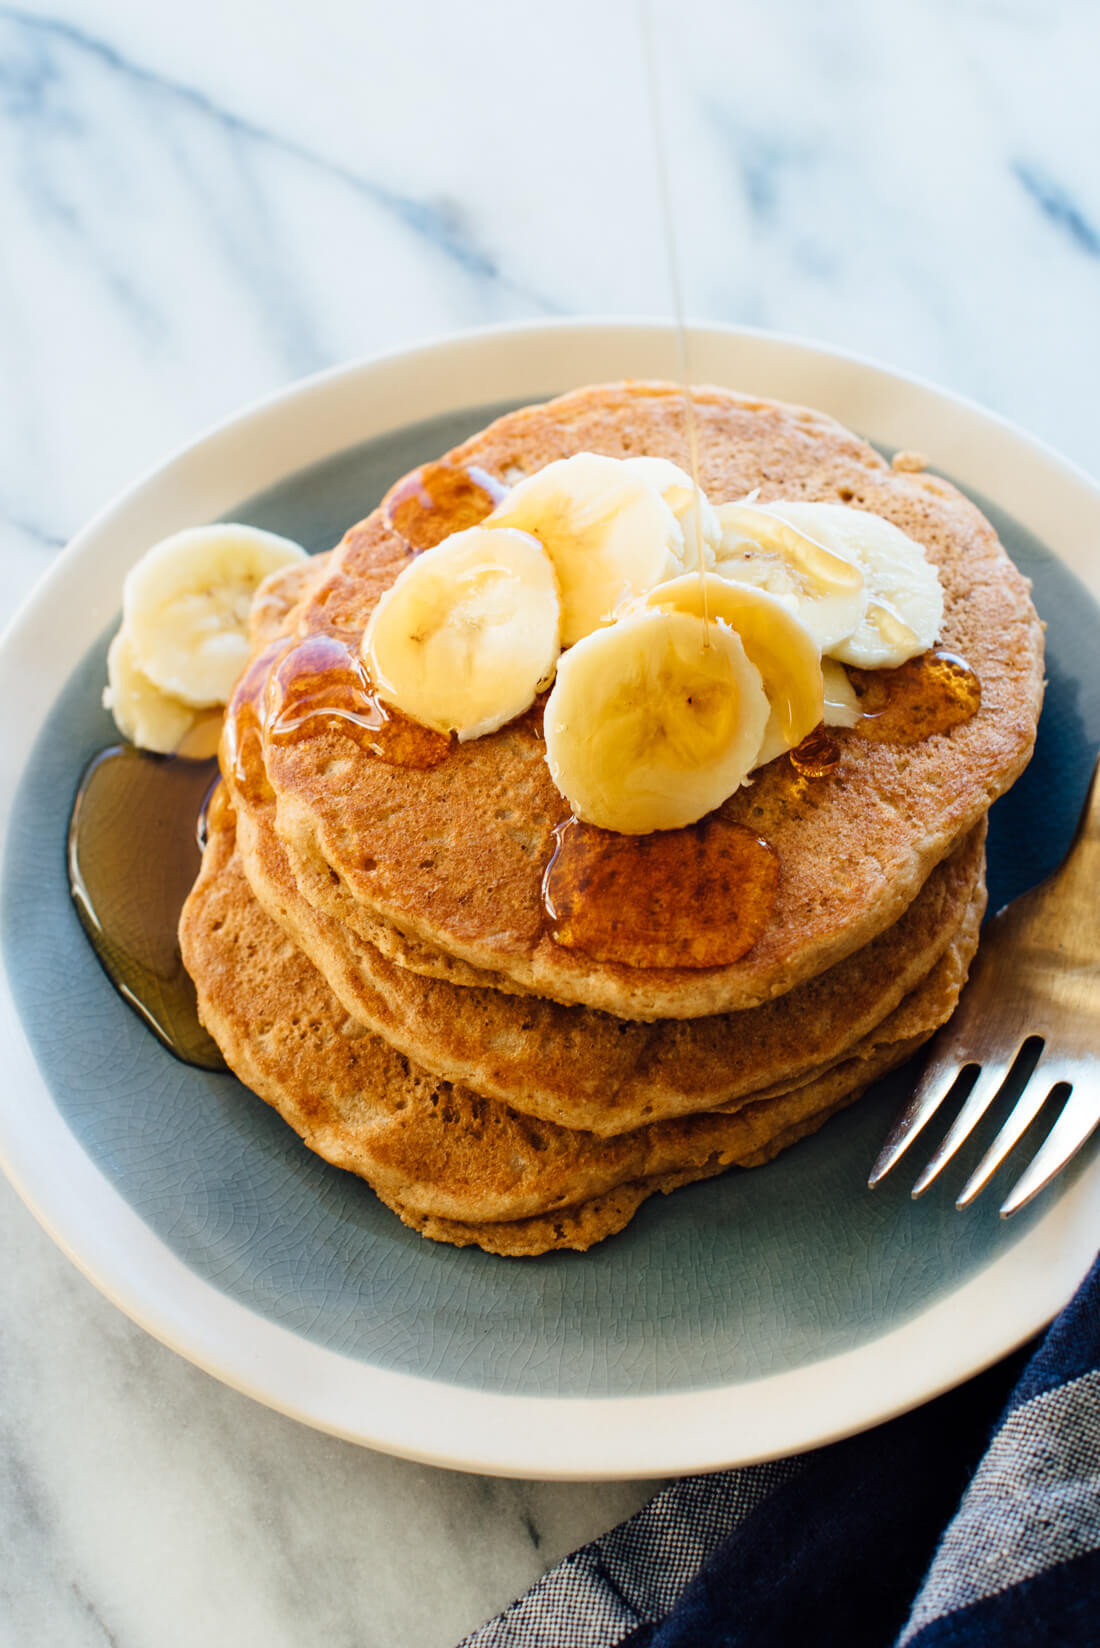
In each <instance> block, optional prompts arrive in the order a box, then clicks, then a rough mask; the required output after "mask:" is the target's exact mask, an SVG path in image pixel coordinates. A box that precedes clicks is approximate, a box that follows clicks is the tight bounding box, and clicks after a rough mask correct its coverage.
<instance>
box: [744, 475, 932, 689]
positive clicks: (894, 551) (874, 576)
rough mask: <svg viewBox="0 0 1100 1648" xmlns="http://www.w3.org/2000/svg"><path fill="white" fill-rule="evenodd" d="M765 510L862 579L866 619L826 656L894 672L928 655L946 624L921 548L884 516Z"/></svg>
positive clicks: (831, 509)
mask: <svg viewBox="0 0 1100 1648" xmlns="http://www.w3.org/2000/svg"><path fill="white" fill-rule="evenodd" d="M767 508H768V510H769V512H770V511H774V512H775V513H776V514H777V515H779V516H780V517H781V519H782V520H784V521H786V522H787V524H788V525H789V526H792V527H794V528H795V530H796V531H798V532H801V533H804V534H806V535H808V536H809V537H812V538H814V539H815V540H816V541H817V543H819V544H821V545H822V546H823V547H824V549H825V550H827V551H832V552H833V553H834V554H836V555H842V556H845V557H847V558H848V559H849V560H851V561H854V562H855V563H856V565H857V566H858V567H859V568H860V570H861V571H862V573H863V576H864V579H865V581H866V584H867V592H868V606H867V610H866V612H865V613H864V615H863V617H862V618H861V620H860V621H859V623H858V624H856V625H854V626H853V628H852V629H851V631H850V632H849V633H848V635H847V637H845V638H842V639H841V640H839V641H837V642H832V643H830V645H829V646H827V647H823V648H822V651H825V652H831V653H832V655H833V657H834V658H839V659H841V661H842V662H843V663H845V664H855V665H857V666H858V667H859V668H860V669H880V668H887V669H892V668H896V667H897V665H898V664H904V663H905V661H906V659H907V658H913V657H915V656H916V654H917V653H918V652H927V650H928V648H929V647H930V646H931V645H932V643H933V642H934V641H935V639H936V637H937V635H938V634H939V632H940V625H941V624H942V623H943V589H942V587H941V585H940V580H939V574H938V573H937V571H936V569H935V567H934V566H933V565H932V564H931V562H930V561H929V560H928V558H927V556H926V555H925V553H924V547H923V545H922V544H918V543H917V542H916V541H915V540H914V539H913V538H910V537H909V536H908V534H907V533H905V532H902V530H901V528H900V527H896V526H895V525H894V524H893V522H892V521H886V520H884V519H883V518H882V516H881V515H872V514H871V512H870V511H869V510H866V509H851V508H850V507H849V506H848V505H847V504H817V503H801V502H799V503H793V502H792V503H786V502H782V503H771V504H768V506H767Z"/></svg>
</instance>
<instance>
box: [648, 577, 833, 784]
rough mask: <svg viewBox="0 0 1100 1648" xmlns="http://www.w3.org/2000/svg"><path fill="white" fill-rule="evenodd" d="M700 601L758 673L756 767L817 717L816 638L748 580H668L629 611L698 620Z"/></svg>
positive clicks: (820, 703)
mask: <svg viewBox="0 0 1100 1648" xmlns="http://www.w3.org/2000/svg"><path fill="white" fill-rule="evenodd" d="M704 599H705V601H706V614H707V617H708V618H709V619H713V620H714V621H715V622H716V623H718V624H723V625H726V626H728V627H729V628H730V629H732V630H734V631H735V632H736V633H737V635H738V637H739V638H740V641H741V645H742V646H743V647H744V649H745V654H746V656H747V658H748V660H749V663H750V664H753V665H755V667H756V668H757V669H758V670H759V671H760V679H761V681H762V682H763V685H764V692H765V694H766V696H767V699H768V703H769V705H770V708H771V713H770V715H769V717H768V724H767V726H766V727H765V729H764V736H763V742H762V744H761V747H760V749H759V751H758V752H757V756H756V759H755V761H754V762H753V766H754V767H762V766H764V765H765V764H766V763H767V762H769V761H772V760H774V759H775V757H776V756H777V755H782V754H783V752H784V750H790V749H793V748H794V746H795V745H796V744H800V743H801V742H802V740H803V739H804V738H805V736H806V734H807V733H808V732H812V731H813V729H814V727H816V726H817V724H818V722H819V721H820V720H821V716H822V710H823V708H824V692H823V687H822V679H821V660H820V658H819V657H818V652H817V642H816V641H815V640H814V638H813V636H812V635H811V634H810V632H809V630H808V629H807V628H806V626H805V624H804V623H803V622H802V621H801V619H800V618H797V617H796V616H795V615H794V613H793V612H791V611H790V609H789V608H788V607H787V606H786V605H784V603H783V601H782V600H781V599H780V598H779V597H778V596H775V595H769V594H768V592H767V591H766V590H763V589H756V588H754V587H753V585H751V584H731V583H727V582H726V580H725V579H723V578H719V577H716V576H715V574H714V573H709V574H705V575H704V576H703V577H702V578H700V577H699V576H698V575H697V574H696V573H693V572H689V573H687V574H686V575H685V576H684V577H683V578H674V579H673V580H672V581H671V583H667V584H661V586H660V587H659V588H658V589H654V590H651V591H650V592H649V594H648V595H645V596H643V597H642V599H641V601H639V602H638V603H636V607H635V608H634V609H632V610H640V609H642V608H655V607H656V608H660V609H661V610H662V611H664V612H690V613H692V614H694V616H695V617H697V618H701V617H702V616H703V610H704V606H703V603H704ZM841 673H843V671H842V672H841ZM845 679H847V678H845Z"/></svg>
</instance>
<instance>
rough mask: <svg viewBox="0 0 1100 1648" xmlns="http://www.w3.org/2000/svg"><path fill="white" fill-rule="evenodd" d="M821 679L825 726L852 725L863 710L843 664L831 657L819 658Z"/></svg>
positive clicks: (858, 718) (859, 717)
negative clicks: (823, 693) (823, 690)
mask: <svg viewBox="0 0 1100 1648" xmlns="http://www.w3.org/2000/svg"><path fill="white" fill-rule="evenodd" d="M821 679H822V683H823V685H824V688H825V713H824V715H823V716H822V720H823V721H824V722H825V725H826V726H827V727H854V726H855V725H856V723H857V722H858V721H859V720H860V719H861V717H862V715H863V711H862V710H861V709H860V707H859V699H858V698H857V697H856V694H855V688H854V687H853V686H852V683H851V682H850V681H849V679H848V676H847V673H846V672H845V669H844V665H843V664H837V663H834V662H833V660H832V659H831V658H823V659H822V660H821Z"/></svg>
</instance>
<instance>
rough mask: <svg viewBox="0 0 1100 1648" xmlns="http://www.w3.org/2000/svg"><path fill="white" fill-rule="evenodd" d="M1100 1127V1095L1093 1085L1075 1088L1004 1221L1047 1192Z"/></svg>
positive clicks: (1019, 1182)
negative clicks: (1054, 1179)
mask: <svg viewBox="0 0 1100 1648" xmlns="http://www.w3.org/2000/svg"><path fill="white" fill-rule="evenodd" d="M1098 1123H1100V1092H1098V1091H1097V1089H1096V1088H1095V1087H1094V1086H1093V1085H1092V1084H1091V1083H1085V1084H1083V1085H1081V1086H1075V1087H1074V1088H1073V1089H1072V1091H1071V1092H1070V1095H1069V1097H1068V1099H1067V1100H1066V1102H1065V1104H1064V1105H1063V1106H1062V1113H1061V1115H1060V1116H1059V1117H1058V1120H1057V1121H1056V1122H1055V1124H1054V1126H1053V1127H1052V1128H1051V1130H1050V1132H1049V1133H1048V1134H1047V1137H1046V1140H1045V1141H1044V1143H1043V1145H1042V1147H1041V1149H1040V1150H1039V1151H1038V1153H1037V1155H1036V1156H1035V1159H1034V1160H1033V1162H1032V1163H1031V1166H1030V1167H1029V1168H1028V1169H1027V1171H1026V1172H1025V1173H1023V1174H1022V1175H1021V1176H1020V1178H1019V1179H1018V1180H1017V1181H1016V1184H1015V1185H1014V1186H1013V1189H1012V1193H1011V1194H1010V1196H1009V1198H1008V1200H1007V1201H1006V1202H1005V1203H1004V1205H1003V1206H1002V1208H1001V1218H1002V1219H1007V1218H1008V1217H1009V1215H1010V1214H1012V1213H1017V1212H1019V1210H1020V1208H1022V1207H1024V1206H1026V1204H1027V1203H1028V1202H1030V1201H1031V1199H1032V1197H1034V1196H1037V1195H1038V1194H1039V1192H1040V1190H1043V1189H1045V1188H1046V1186H1047V1185H1048V1184H1049V1183H1050V1181H1051V1179H1053V1178H1054V1177H1055V1175H1056V1174H1058V1173H1060V1172H1061V1171H1062V1169H1063V1167H1065V1165H1066V1163H1067V1162H1068V1161H1069V1160H1070V1159H1071V1158H1072V1157H1074V1156H1076V1154H1077V1152H1078V1151H1079V1150H1080V1148H1081V1146H1082V1145H1083V1144H1084V1143H1085V1140H1086V1139H1087V1138H1088V1137H1089V1136H1090V1134H1091V1133H1092V1132H1093V1131H1094V1129H1095V1128H1096V1126H1097V1124H1098Z"/></svg>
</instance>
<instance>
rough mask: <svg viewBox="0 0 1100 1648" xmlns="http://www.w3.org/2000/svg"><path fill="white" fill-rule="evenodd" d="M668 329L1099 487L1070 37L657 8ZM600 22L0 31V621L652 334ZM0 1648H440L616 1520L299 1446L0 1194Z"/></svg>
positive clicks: (286, 6) (852, 10) (609, 1496)
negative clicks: (489, 354) (404, 408)
mask: <svg viewBox="0 0 1100 1648" xmlns="http://www.w3.org/2000/svg"><path fill="white" fill-rule="evenodd" d="M654 10H655V17H656V38H657V42H658V47H659V56H660V61H661V72H662V82H663V92H664V98H665V115H666V126H667V132H668V141H669V153H670V171H671V178H672V190H673V197H674V205H675V216H676V223H677V229H678V237H679V241H680V248H681V260H682V265H683V272H684V286H685V293H686V303H687V308H688V310H689V312H690V313H691V314H693V315H694V316H696V317H698V318H700V319H705V320H719V321H722V320H728V321H745V322H750V323H753V324H756V325H761V326H766V327H774V328H777V329H780V330H784V331H788V332H793V333H799V334H802V335H805V336H809V337H813V338H816V339H819V340H821V341H824V342H827V343H833V344H839V345H842V346H845V347H848V348H851V349H855V350H857V351H861V352H864V353H868V354H872V355H876V356H878V357H880V358H882V359H884V360H886V361H887V362H890V363H892V364H895V365H898V366H901V367H903V368H906V369H909V370H911V371H914V372H917V373H919V374H923V375H925V376H927V377H930V378H933V379H935V380H938V381H939V382H941V383H943V384H945V385H947V386H948V387H950V388H953V389H956V390H961V391H963V392H964V393H967V394H970V395H972V396H974V397H976V398H978V399H979V400H981V401H983V402H985V403H986V404H987V405H989V406H991V407H992V408H994V409H995V410H997V411H1000V412H1002V413H1004V414H1006V415H1007V416H1009V417H1011V418H1014V419H1016V420H1017V421H1019V422H1020V423H1022V424H1023V425H1025V426H1026V427H1027V428H1029V429H1030V430H1031V431H1033V432H1034V433H1036V434H1038V435H1039V436H1041V437H1043V438H1045V439H1047V440H1048V441H1050V442H1051V443H1053V444H1054V445H1055V446H1057V447H1059V448H1061V449H1062V450H1063V451H1064V452H1065V453H1066V454H1067V455H1068V456H1070V457H1072V458H1074V459H1076V460H1077V461H1078V462H1080V463H1081V464H1083V465H1084V466H1085V467H1086V468H1089V469H1091V470H1092V471H1093V472H1094V473H1096V472H1100V422H1098V421H1097V419H1096V417H1095V412H1094V407H1095V398H1096V384H1097V382H1098V381H1100V326H1098V325H1097V315H1098V313H1100V164H1098V161H1097V156H1098V155H1100V104H1098V102H1097V98H1096V95H1095V64H1096V61H1097V53H1098V51H1100V13H1098V12H1097V10H1096V8H1095V6H1094V5H1093V4H1092V0H913V3H911V4H909V5H907V6H904V7H903V6H900V5H897V6H895V5H882V4H879V3H878V0H836V3H834V4H832V5H830V6H827V7H826V6H819V5H816V4H814V3H813V0H770V3H769V4H768V5H766V6H765V5H764V4H763V0H756V3H753V0H740V3H738V0H734V3H732V4H730V3H725V0H683V3H682V4H680V5H678V6H673V5H672V4H671V3H670V0H655V7H654ZM639 38H640V36H639V28H638V10H637V8H636V6H635V5H634V4H633V3H627V0H605V3H604V4H602V5H597V4H593V3H592V0H558V4H557V5H555V6H554V7H553V8H546V7H534V6H523V5H520V6H517V5H515V4H511V5H509V4H505V3H504V0H466V3H465V4H464V5H463V6H461V7H444V6H443V5H442V4H441V3H440V0H406V3H405V4H404V5H403V6H402V7H401V8H396V7H389V6H385V7H384V6H382V5H381V4H379V3H378V0H373V3H372V0H368V3H366V4H361V3H353V0H310V3H309V4H308V5H302V4H300V3H298V0H217V3H216V0H192V3H191V4H190V5H188V6H177V7H163V6H134V5H132V4H128V3H127V0H69V3H62V0H59V4H58V6H57V7H56V8H54V7H52V6H50V7H47V6H42V5H37V4H31V5H29V6H25V7H14V6H7V5H0V122H2V126H0V131H2V140H0V214H2V215H0V222H2V225H3V228H2V236H0V430H2V438H0V609H3V611H4V612H5V613H6V612H7V611H9V610H11V609H12V608H14V606H15V604H16V603H17V601H18V600H19V598H20V597H21V596H22V595H23V594H24V593H25V592H26V591H27V590H28V589H29V588H30V586H31V585H32V584H33V583H34V581H35V579H36V578H37V577H38V575H39V574H40V573H41V571H42V570H43V569H44V568H45V567H46V566H47V564H48V563H49V561H50V559H51V557H52V556H53V555H54V553H55V552H56V550H57V549H58V547H59V546H60V545H61V544H62V543H64V542H65V540H66V539H67V538H68V537H69V535H70V534H71V533H72V532H73V531H74V530H75V529H76V528H77V527H78V526H79V525H80V524H81V522H82V521H83V520H84V519H85V518H86V517H87V516H88V515H89V514H90V513H91V512H92V511H93V510H95V509H96V508H97V507H98V506H99V505H101V504H102V503H103V502H105V501H106V500H107V499H108V498H109V497H110V496H111V494H112V493H114V492H115V491H116V490H117V489H118V488H119V487H121V486H123V485H124V484H125V483H127V482H128V481H129V480H130V479H132V478H133V477H134V476H135V475H137V474H138V473H140V472H141V471H142V470H144V469H145V468H147V467H148V466H150V465H152V464H154V463H156V462H157V461H159V460H160V459H161V458H162V457H164V456H165V455H166V454H167V453H168V452H169V451H170V450H171V449H172V448H173V447H175V446H176V445H178V444H179V443H181V442H183V441H185V440H187V439H188V438H190V437H191V436H193V435H194V434H196V433H197V432H198V431H200V430H201V429H202V428H203V427H204V426H206V425H208V424H209V423H211V422H213V421H214V420H216V419H218V418H221V417H223V416H225V415H227V414H228V413H230V412H232V411H233V410H235V409H236V408H237V407H239V406H240V405H241V404H242V403H244V402H247V401H249V400H251V399H253V398H255V397H256V396H258V395H261V394H263V393H265V392H266V391H268V390H271V389H273V388H275V387H277V386H279V385H281V384H284V383H287V382H289V381H291V380H292V379H293V378H295V377H298V376H300V375H302V374H304V373H307V372H311V371H313V370H315V369H317V368H319V367H323V366H327V365H329V364H331V363H333V362H338V361H343V360H347V359H350V358H353V357H356V356H361V355H365V354H370V353H374V352H377V351H381V350H386V349H391V348H394V347H397V346H400V345H402V344H405V343H412V342H414V341H418V340H420V339H423V338H426V337H430V336H434V335H437V334H440V333H443V332H449V331H454V330H460V329H462V328H465V327H469V326H472V325H477V324H481V323H484V322H489V321H496V320H506V319H516V318H528V317H535V316H538V315H543V314H555V313H563V314H572V313H583V312H603V313H608V314H615V315H630V314H667V313H668V310H669V287H668V279H667V271H666V266H665V262H664V254H663V251H662V245H661V238H660V230H659V217H658V209H657V196H656V189H655V185H654V181H653V167H652V140H651V135H650V129H649V124H648V114H647V105H646V100H645V90H644V78H643V72H642V58H641V53H640V46H639ZM0 1230H2V1237H0V1251H2V1253H3V1265H2V1269H0V1323H2V1327H0V1422H2V1428H3V1434H2V1446H3V1451H4V1456H5V1463H4V1467H3V1468H2V1469H0V1549H2V1550H3V1551H4V1553H5V1561H4V1563H3V1567H2V1572H0V1643H2V1644H4V1645H5V1648H7V1645H8V1644H12V1645H15V1644H19V1645H20V1648H22V1645H24V1644H31V1643H33V1644H35V1645H53V1644H56V1645H58V1648H92V1645H93V1644H102V1643H111V1644H117V1645H119V1648H143V1645H146V1644H148V1645H150V1648H153V1645H155V1648H170V1645H175V1644H180V1645H183V1644H194V1643H202V1644H204V1645H205V1648H222V1645H223V1644H224V1645H229V1644H233V1645H234V1648H236V1645H240V1644H252V1643H261V1642H262V1643H264V1644H265V1645H267V1648H306V1645H308V1644H313V1643H315V1642H319V1641H325V1642H326V1643H332V1644H336V1643H349V1644H351V1643H355V1644H357V1645H368V1644H374V1643H378V1644H382V1643H386V1644H391V1643H400V1644H402V1645H408V1648H417V1645H421V1644H423V1645H425V1648H442V1645H445V1644H447V1643H449V1642H452V1641H453V1640H454V1639H455V1638H457V1637H458V1636H459V1635H461V1634H462V1632H463V1631H465V1630H467V1629H469V1628H470V1627H472V1626H473V1625H474V1624H476V1623H477V1622H478V1621H479V1620H480V1619H481V1618H483V1617H484V1616H485V1615H486V1614H487V1613H490V1612H492V1611H493V1610H495V1609H496V1608H498V1607H500V1606H502V1605H503V1604H504V1603H506V1602H507V1601H508V1600H509V1599H510V1597H511V1596H512V1595H513V1594H514V1593H515V1592H517V1591H519V1590H521V1589H522V1588H523V1587H524V1586H525V1585H526V1584H528V1583H529V1582H530V1581H531V1580H532V1579H533V1578H534V1577H535V1576H536V1575H537V1574H538V1573H539V1572H540V1571H541V1569H542V1568H543V1566H545V1565H546V1564H548V1563H550V1562H552V1561H554V1560H555V1559H556V1558H557V1557H559V1556H560V1555H561V1554H563V1553H564V1552H565V1551H566V1550H567V1549H569V1548H570V1547H571V1546H573V1545H575V1544H576V1543H578V1542H580V1541H582V1540H584V1539H585V1538H587V1537H589V1536H591V1535H592V1534H594V1533H596V1532H598V1531H600V1530H602V1529H603V1528H604V1527H606V1526H607V1525H609V1524H610V1523H611V1522H612V1521H614V1520H615V1519H617V1518H618V1517H620V1516H621V1515H624V1514H626V1513H627V1512H628V1511H629V1510H630V1509H632V1508H633V1507H634V1506H635V1505H637V1504H638V1503H640V1502H641V1501H642V1499H643V1498H644V1497H645V1496H646V1493H647V1492H648V1488H647V1485H645V1484H633V1485H631V1484H623V1485H618V1486H615V1485H604V1486H600V1485H591V1486H586V1485H573V1486H561V1485H559V1486H552V1485H546V1484H517V1483H508V1482H493V1481H487V1480H480V1479H477V1478H474V1477H463V1476H459V1475H452V1474H448V1473H445V1472H442V1471H434V1470H431V1469H429V1468H425V1467H420V1466H413V1465H409V1464H405V1463H403V1462H400V1461H396V1460H390V1459H385V1458H382V1457H379V1456H376V1455H372V1454H369V1453H366V1452H364V1451H362V1450H359V1449H356V1448H354V1447H351V1446H349V1445H346V1444H343V1443H340V1442H336V1441H333V1440H331V1439H329V1438H325V1437H322V1436H319V1435H315V1434H313V1433H311V1432H309V1431H307V1430H305V1429H303V1428H301V1427H299V1426H297V1425H295V1424H294V1423H292V1422H291V1421H289V1420H285V1419H283V1418H281V1417H279V1416H278V1415H275V1414H273V1413H269V1412H267V1411H266V1410H264V1409H262V1408H260V1407H258V1406H256V1405H254V1404H253V1403H251V1402H249V1401H248V1400H247V1399H245V1398H244V1397H241V1396H238V1395H236V1394H235V1393H233V1392H231V1391H229V1390H227V1389H225V1388H223V1387H221V1386H219V1385H218V1384H217V1383H215V1382H214V1381H213V1380H212V1379H210V1378H208V1377H207V1376H206V1375H204V1374H202V1373H200V1372H198V1371H197V1370H196V1369H194V1368H192V1367H190V1366H188V1365H187V1364H185V1363H184V1362H182V1361H181V1360H180V1359H178V1358H177V1357H176V1356H175V1355H173V1354H172V1353H171V1352H169V1351H166V1350H164V1349H163V1348H162V1347H161V1346H159V1345H157V1344H156V1343H154V1342H153V1341H152V1340H151V1339H149V1338H147V1337H146V1336H145V1335H144V1334H143V1333H142V1332H141V1331H140V1330H139V1329H137V1328H135V1327H133V1326H131V1324H130V1323H129V1322H127V1321H126V1320H125V1319H124V1318H123V1317H122V1316H120V1315H119V1314H118V1313H117V1312H116V1311H115V1310H114V1309H113V1308H112V1307H111V1306H110V1305H109V1304H108V1303H107V1302H106V1301H105V1300H103V1299H102V1298H100V1297H99V1295H98V1294H96V1293H95V1292H94V1291H93V1289H92V1288H91V1287H90V1286H89V1285H88V1284H87V1283H86V1282H85V1281H84V1280H83V1279H82V1278H81V1277H80V1276H79V1275H78V1273H77V1272H76V1271H75V1270H74V1269H73V1268H72V1267H71V1266H70V1264H69V1263H68V1261H67V1260H66V1259H65V1258H64V1257H63V1256H62V1255H61V1254H60V1253H58V1252H57V1251H56V1250H55V1249H54V1248H53V1247H52V1246H51V1244H50V1242H49V1241H48V1239H47V1238H46V1237H45V1236H44V1235H43V1234H42V1233H41V1232H40V1231H39V1230H38V1228H37V1227H36V1226H35V1225H34V1223H33V1222H32V1220H31V1218H30V1216H29V1215H28V1214H27V1213H26V1211H25V1210H24V1209H23V1207H22V1205H21V1204H20V1203H19V1202H18V1200H17V1198H16V1197H15V1195H14V1194H13V1193H12V1192H11V1191H10V1190H9V1189H8V1188H7V1187H6V1186H2V1187H0Z"/></svg>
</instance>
